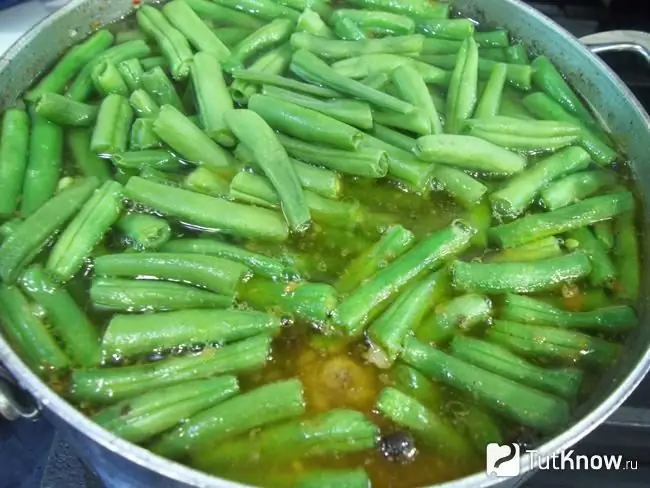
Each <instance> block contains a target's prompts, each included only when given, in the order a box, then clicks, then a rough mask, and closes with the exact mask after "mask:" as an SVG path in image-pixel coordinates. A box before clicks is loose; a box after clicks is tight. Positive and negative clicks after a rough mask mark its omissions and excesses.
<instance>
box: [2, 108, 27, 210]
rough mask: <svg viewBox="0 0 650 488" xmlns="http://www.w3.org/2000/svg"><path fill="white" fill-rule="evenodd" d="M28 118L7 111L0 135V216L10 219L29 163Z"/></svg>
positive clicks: (16, 110)
mask: <svg viewBox="0 0 650 488" xmlns="http://www.w3.org/2000/svg"><path fill="white" fill-rule="evenodd" d="M29 125H30V124H29V115H28V114H27V112H26V111H24V110H19V109H9V110H6V111H5V113H4V116H3V118H2V132H1V133H0V216H2V217H9V216H11V215H12V214H13V213H14V212H15V211H16V210H17V207H18V199H19V197H20V195H21V192H22V189H23V183H24V181H25V172H26V170H27V165H28V161H29V145H30V142H29V141H30V135H29V131H30V127H29Z"/></svg>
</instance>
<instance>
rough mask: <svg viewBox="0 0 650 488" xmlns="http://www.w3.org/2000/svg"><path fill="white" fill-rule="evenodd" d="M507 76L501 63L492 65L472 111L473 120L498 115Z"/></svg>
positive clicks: (506, 71) (505, 68)
mask: <svg viewBox="0 0 650 488" xmlns="http://www.w3.org/2000/svg"><path fill="white" fill-rule="evenodd" d="M507 74H508V66H507V65H505V64H503V63H498V64H495V65H494V68H492V72H491V73H490V77H489V78H488V81H487V84H486V85H485V88H484V90H483V94H482V95H481V98H480V99H479V101H478V104H477V105H476V110H475V111H474V117H475V118H477V119H485V118H489V117H494V116H495V115H498V114H499V109H500V107H501V100H502V97H503V87H504V86H505V83H506V76H507Z"/></svg>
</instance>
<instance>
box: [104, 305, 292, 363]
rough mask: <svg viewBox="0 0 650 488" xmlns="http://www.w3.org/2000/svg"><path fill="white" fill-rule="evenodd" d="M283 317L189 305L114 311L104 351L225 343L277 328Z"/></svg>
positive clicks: (107, 353) (119, 352) (125, 352)
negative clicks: (173, 308) (148, 311)
mask: <svg viewBox="0 0 650 488" xmlns="http://www.w3.org/2000/svg"><path fill="white" fill-rule="evenodd" d="M280 325H281V324H280V319H279V318H276V317H273V316H272V315H269V314H266V313H261V312H244V311H238V310H220V309H185V310H178V311H171V312H158V313H151V314H118V315H113V317H112V318H111V321H110V322H109V324H108V327H107V328H106V331H105V332H104V337H103V338H102V354H103V355H104V357H110V356H112V355H124V356H133V355H138V354H148V353H152V352H154V351H155V350H157V349H160V348H162V349H169V348H172V347H176V346H180V345H188V346H190V345H193V344H206V343H209V344H212V343H218V344H223V343H227V342H233V341H237V340H240V339H246V338H248V337H251V336H254V335H257V334H261V333H269V332H274V333H275V332H277V331H278V330H279V328H280Z"/></svg>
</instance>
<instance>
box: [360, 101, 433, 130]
mask: <svg viewBox="0 0 650 488" xmlns="http://www.w3.org/2000/svg"><path fill="white" fill-rule="evenodd" d="M372 118H373V120H374V121H375V122H377V123H379V124H384V125H387V126H390V127H395V128H397V129H402V130H405V131H408V132H412V133H415V134H418V135H421V136H426V135H429V134H431V132H432V131H431V120H430V118H429V117H428V116H427V114H426V113H425V112H424V111H423V110H421V109H420V108H418V109H416V110H414V111H413V112H411V113H408V114H400V113H398V112H392V111H388V110H373V111H372Z"/></svg>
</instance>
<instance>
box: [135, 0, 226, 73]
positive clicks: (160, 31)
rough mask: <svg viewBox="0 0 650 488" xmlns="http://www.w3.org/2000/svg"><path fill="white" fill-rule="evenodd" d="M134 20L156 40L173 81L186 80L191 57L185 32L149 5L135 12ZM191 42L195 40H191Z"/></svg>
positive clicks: (206, 28) (208, 30)
mask: <svg viewBox="0 0 650 488" xmlns="http://www.w3.org/2000/svg"><path fill="white" fill-rule="evenodd" d="M136 19H137V21H138V26H139V27H140V29H142V30H143V31H144V32H145V33H146V34H147V35H149V36H150V37H153V38H154V39H155V40H156V43H157V44H158V46H159V47H160V50H161V51H162V53H163V55H164V56H165V59H167V62H168V63H169V67H170V70H171V73H172V76H173V77H174V79H177V80H181V79H184V78H187V76H188V75H189V74H190V64H191V62H192V57H193V54H192V49H191V48H190V45H189V43H188V41H187V38H186V37H185V34H187V32H183V33H181V31H179V30H178V29H177V28H176V27H174V26H172V25H171V24H170V23H169V21H168V20H167V19H166V18H165V15H163V13H162V12H161V11H159V10H158V9H156V8H155V7H152V6H151V5H143V6H141V7H140V8H139V9H138V11H137V12H136ZM204 27H205V30H206V31H207V32H209V33H210V35H212V36H213V37H216V36H214V34H212V32H211V31H210V29H208V27H207V26H205V25H204ZM194 28H195V27H194ZM199 35H200V33H199ZM193 40H196V39H194V38H193Z"/></svg>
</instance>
